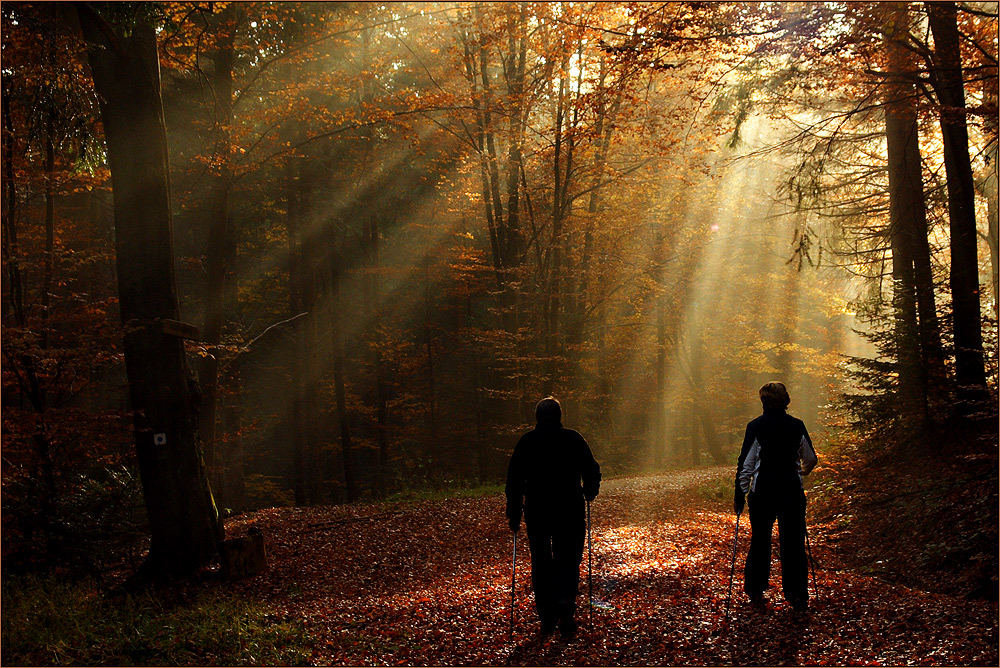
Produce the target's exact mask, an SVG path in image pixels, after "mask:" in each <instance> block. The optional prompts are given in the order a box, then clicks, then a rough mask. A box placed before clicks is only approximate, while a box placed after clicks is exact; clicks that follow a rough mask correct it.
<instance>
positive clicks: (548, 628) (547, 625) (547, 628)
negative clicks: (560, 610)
mask: <svg viewBox="0 0 1000 668" xmlns="http://www.w3.org/2000/svg"><path fill="white" fill-rule="evenodd" d="M555 630H556V620H554V619H543V620H542V635H543V636H548V635H552V634H553V633H554V632H555Z"/></svg>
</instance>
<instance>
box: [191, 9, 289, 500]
mask: <svg viewBox="0 0 1000 668" xmlns="http://www.w3.org/2000/svg"><path fill="white" fill-rule="evenodd" d="M223 30H225V28H223ZM212 60H213V61H214V67H215V69H214V71H213V72H212V76H211V84H212V85H211V90H212V93H213V95H214V99H215V104H214V113H213V119H212V120H213V122H214V126H215V127H214V129H213V134H214V136H215V137H214V139H215V141H214V143H215V146H214V149H213V153H214V155H213V158H214V159H213V161H212V164H213V165H216V166H217V167H216V169H217V171H215V172H213V173H212V174H210V176H209V178H210V180H211V183H210V185H209V192H208V205H207V207H206V209H207V212H208V247H207V249H206V253H205V273H206V284H205V316H204V317H205V321H204V325H203V326H202V341H204V343H205V345H206V346H208V348H209V350H208V351H207V352H208V354H207V355H205V356H203V357H202V358H201V360H200V364H199V368H198V381H199V383H200V385H201V419H200V422H199V429H200V432H201V433H200V436H201V442H202V446H203V447H204V448H205V463H206V465H207V466H208V471H209V476H210V479H211V481H212V489H214V490H216V495H217V501H218V503H219V505H220V506H221V507H223V508H226V507H231V506H232V501H231V499H229V498H227V495H226V493H225V491H226V488H225V485H223V484H222V481H223V480H224V479H225V478H226V475H225V470H224V463H223V460H224V457H222V456H220V454H221V453H220V452H219V449H220V447H219V443H218V441H217V429H216V427H217V424H216V422H217V420H216V413H217V407H218V401H219V357H220V356H221V355H222V351H221V349H220V348H219V343H220V342H221V341H222V327H223V323H224V320H225V306H226V282H227V280H228V279H229V276H230V274H231V273H232V269H231V267H229V266H227V259H228V253H227V241H228V239H229V238H230V237H231V235H232V233H231V231H230V221H229V189H230V185H231V184H230V180H231V179H230V166H229V156H230V150H229V130H228V128H229V126H230V124H231V123H232V109H233V41H232V34H231V33H227V34H226V35H224V36H223V37H221V38H220V42H219V45H218V48H217V49H216V51H215V53H214V54H213V57H212ZM293 315H294V314H293Z"/></svg>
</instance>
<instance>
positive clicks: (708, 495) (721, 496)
mask: <svg viewBox="0 0 1000 668" xmlns="http://www.w3.org/2000/svg"><path fill="white" fill-rule="evenodd" d="M695 492H696V493H697V494H698V496H700V497H703V498H705V499H708V500H710V501H730V502H731V501H732V500H733V476H732V475H731V474H730V473H726V474H724V475H720V476H719V477H718V478H716V479H714V480H712V481H710V482H706V483H703V484H701V485H698V487H697V488H696V489H695Z"/></svg>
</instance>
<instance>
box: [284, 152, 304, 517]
mask: <svg viewBox="0 0 1000 668" xmlns="http://www.w3.org/2000/svg"><path fill="white" fill-rule="evenodd" d="M301 178H302V174H301V169H299V165H298V164H296V163H295V162H291V163H289V165H288V171H287V174H286V212H285V213H286V216H285V220H286V225H287V230H288V310H289V313H290V315H291V317H293V318H294V317H296V316H298V315H299V314H301V313H303V311H304V308H305V304H304V303H303V302H304V298H303V273H304V271H305V269H304V267H303V266H302V264H303V263H302V201H301V192H300V180H301ZM304 330H305V328H304V326H303V324H302V321H301V319H299V320H297V321H296V323H295V333H296V334H295V340H296V344H295V345H296V351H295V354H294V355H293V359H292V360H291V364H290V369H289V371H290V375H291V377H290V378H289V381H288V382H289V387H290V389H291V410H290V411H289V418H288V419H289V423H288V429H289V435H290V437H291V445H292V489H293V493H294V496H295V505H296V506H305V505H307V504H308V503H309V489H308V487H309V485H308V479H307V471H306V466H307V459H308V454H307V452H306V426H305V425H304V413H303V408H304V406H305V401H304V385H303V377H304V375H305V373H306V370H305V367H306V365H305V364H304V360H303V359H302V356H301V354H299V353H301V352H302V347H303V340H304V338H305V331H304Z"/></svg>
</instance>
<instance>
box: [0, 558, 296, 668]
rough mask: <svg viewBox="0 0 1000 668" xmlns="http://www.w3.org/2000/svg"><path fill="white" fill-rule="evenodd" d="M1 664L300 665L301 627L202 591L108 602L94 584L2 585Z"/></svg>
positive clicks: (17, 581)
mask: <svg viewBox="0 0 1000 668" xmlns="http://www.w3.org/2000/svg"><path fill="white" fill-rule="evenodd" d="M0 607H2V608H3V622H2V626H3V632H2V643H0V661H2V663H3V665H8V666H10V665H28V666H43V665H48V666H74V665H88V666H96V665H112V666H132V665H139V666H160V665H172V666H183V665H217V666H231V665H246V664H257V665H304V664H305V662H306V660H307V659H308V657H309V637H308V635H307V633H306V632H305V629H304V628H303V626H302V625H301V624H300V623H298V622H294V621H293V622H289V621H282V620H279V619H277V618H275V617H274V616H273V615H269V614H268V611H267V610H266V609H265V608H264V607H263V606H262V605H261V604H259V603H256V602H254V601H249V600H246V599H242V598H239V597H237V596H235V595H233V594H230V593H226V592H224V591H222V590H221V589H220V588H219V587H215V586H212V585H205V586H204V588H203V589H202V590H201V591H199V592H198V593H197V594H196V595H194V596H193V597H191V598H190V599H188V600H185V601H182V602H176V603H170V602H167V601H165V600H164V598H163V597H162V596H159V595H157V594H154V593H146V594H140V595H136V596H129V595H121V596H118V597H114V598H105V597H102V596H101V595H100V593H99V592H98V591H97V589H96V588H95V586H94V585H93V584H91V583H67V582H63V581H60V580H57V579H54V578H42V577H24V578H10V579H5V580H4V583H3V594H2V606H0Z"/></svg>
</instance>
